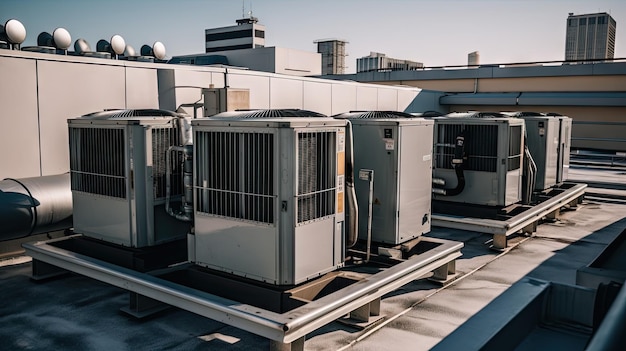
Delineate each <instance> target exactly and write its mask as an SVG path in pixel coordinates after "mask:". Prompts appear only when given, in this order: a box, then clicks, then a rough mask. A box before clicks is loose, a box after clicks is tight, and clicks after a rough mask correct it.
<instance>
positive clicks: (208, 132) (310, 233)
mask: <svg viewBox="0 0 626 351" xmlns="http://www.w3.org/2000/svg"><path fill="white" fill-rule="evenodd" d="M192 125H193V130H194V189H195V196H194V202H195V203H194V226H195V231H194V235H190V239H189V240H188V243H189V246H190V247H189V257H190V260H191V261H192V262H194V263H196V264H198V265H200V266H205V267H208V268H211V269H215V270H220V271H225V272H228V273H231V274H234V275H238V276H243V277H246V278H250V279H254V280H257V281H264V282H268V283H271V284H275V285H293V284H298V283H300V282H304V281H306V280H308V279H312V278H315V277H318V276H320V275H322V274H324V273H327V272H329V271H332V270H334V269H336V268H338V267H341V266H343V262H344V256H345V254H344V252H345V247H344V246H345V243H344V200H343V197H344V161H343V160H344V149H345V121H341V120H336V119H332V118H329V117H326V116H323V115H320V114H317V113H314V112H311V111H304V110H259V111H236V112H225V113H221V114H218V115H216V116H214V117H210V118H201V119H196V120H194V121H193V122H192Z"/></svg>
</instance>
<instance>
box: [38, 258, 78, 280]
mask: <svg viewBox="0 0 626 351" xmlns="http://www.w3.org/2000/svg"><path fill="white" fill-rule="evenodd" d="M32 269H33V275H32V277H31V279H32V280H34V281H40V280H45V279H50V278H54V277H58V276H60V275H64V274H67V273H69V272H68V271H66V270H65V269H63V268H59V267H57V266H53V265H51V264H48V263H45V262H42V261H40V260H36V259H33V261H32Z"/></svg>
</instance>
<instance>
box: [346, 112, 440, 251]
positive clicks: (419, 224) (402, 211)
mask: <svg viewBox="0 0 626 351" xmlns="http://www.w3.org/2000/svg"><path fill="white" fill-rule="evenodd" d="M334 117H335V118H342V119H348V120H349V121H350V124H351V126H352V128H351V130H352V137H353V139H352V145H353V147H354V149H353V151H352V154H353V156H354V161H353V164H354V173H355V178H356V179H355V180H354V183H355V189H356V196H357V204H358V208H359V229H358V233H359V238H361V239H366V238H367V233H368V230H367V228H368V221H369V218H368V217H369V216H368V208H369V203H368V202H369V184H368V181H366V180H364V179H358V174H359V172H361V171H363V170H371V171H373V204H372V206H371V208H372V214H371V215H372V216H371V240H373V241H377V242H381V243H388V244H399V243H402V242H405V241H407V240H410V239H413V238H416V237H418V236H420V235H422V234H423V233H427V232H429V231H430V209H431V197H432V195H431V190H432V149H433V121H432V120H427V119H423V118H415V117H414V116H412V115H409V114H405V113H401V112H387V111H371V112H350V113H343V114H340V115H337V116H334Z"/></svg>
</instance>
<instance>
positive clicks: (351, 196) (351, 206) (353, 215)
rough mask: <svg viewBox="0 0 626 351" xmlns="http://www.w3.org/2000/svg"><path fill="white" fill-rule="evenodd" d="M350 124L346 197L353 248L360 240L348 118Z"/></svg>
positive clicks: (348, 245)
mask: <svg viewBox="0 0 626 351" xmlns="http://www.w3.org/2000/svg"><path fill="white" fill-rule="evenodd" d="M346 122H347V124H348V130H347V133H346V135H347V138H348V140H347V142H346V145H347V147H348V150H347V152H346V154H347V156H348V157H347V159H346V195H347V196H346V198H347V200H348V206H347V207H348V219H349V223H348V235H347V237H346V247H347V248H351V247H353V246H354V245H356V243H357V241H358V240H359V207H358V205H357V200H356V190H355V189H354V144H353V142H352V140H353V139H354V138H353V135H352V123H350V121H349V120H346Z"/></svg>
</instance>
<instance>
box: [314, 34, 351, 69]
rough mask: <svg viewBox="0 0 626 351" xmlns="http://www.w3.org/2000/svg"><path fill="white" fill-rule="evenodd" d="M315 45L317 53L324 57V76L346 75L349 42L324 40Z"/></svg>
mask: <svg viewBox="0 0 626 351" xmlns="http://www.w3.org/2000/svg"><path fill="white" fill-rule="evenodd" d="M315 43H316V44H317V52H318V53H319V54H321V55H322V74H344V73H345V69H346V56H347V54H346V44H347V43H348V42H347V41H345V40H341V39H322V40H316V41H315Z"/></svg>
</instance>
